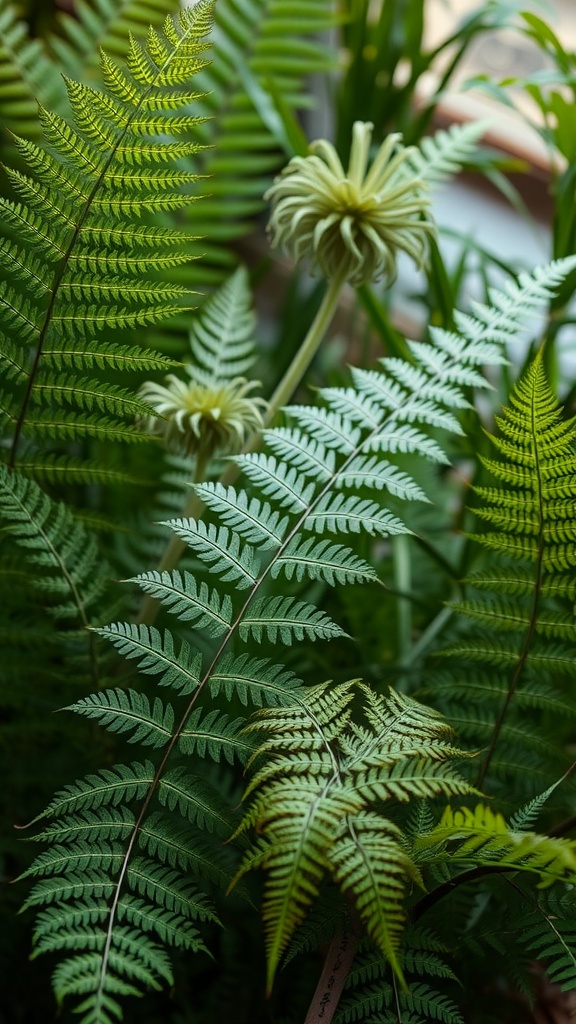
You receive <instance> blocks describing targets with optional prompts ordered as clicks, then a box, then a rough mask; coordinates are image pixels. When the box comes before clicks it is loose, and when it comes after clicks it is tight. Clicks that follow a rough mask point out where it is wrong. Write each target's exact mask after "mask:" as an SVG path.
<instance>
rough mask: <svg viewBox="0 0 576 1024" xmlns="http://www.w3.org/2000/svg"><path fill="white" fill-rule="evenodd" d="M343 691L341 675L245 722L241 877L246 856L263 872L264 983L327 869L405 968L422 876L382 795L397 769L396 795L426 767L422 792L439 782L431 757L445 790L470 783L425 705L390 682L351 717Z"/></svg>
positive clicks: (388, 792)
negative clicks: (252, 833) (387, 691)
mask: <svg viewBox="0 0 576 1024" xmlns="http://www.w3.org/2000/svg"><path fill="white" fill-rule="evenodd" d="M350 697H351V691H350V684H349V683H347V684H344V686H340V687H334V686H332V685H331V684H325V685H324V686H320V687H316V688H315V690H313V691H308V692H307V693H306V695H305V698H304V700H303V701H301V703H300V704H299V705H296V706H293V707H288V708H280V709H274V710H266V711H262V712H260V713H259V714H258V715H257V716H256V719H255V722H254V724H253V725H251V726H250V727H249V728H250V729H251V730H254V729H257V730H258V731H259V732H261V733H262V740H261V742H260V745H259V747H258V749H257V751H256V753H255V755H254V758H253V763H254V765H255V769H256V770H255V775H254V778H253V779H252V781H251V783H250V786H249V789H248V794H249V795H250V796H251V798H252V804H251V806H249V808H248V810H247V812H246V817H245V821H244V824H243V828H247V827H249V826H252V827H254V828H255V829H256V831H257V834H258V837H259V838H258V840H257V842H256V844H255V847H254V849H253V850H252V851H251V852H249V853H248V854H247V855H246V857H245V859H244V862H243V865H242V867H241V869H240V872H239V875H238V877H239V876H240V875H242V874H243V873H244V872H245V871H247V870H249V869H250V868H251V867H253V866H254V867H259V868H263V869H264V870H265V872H266V886H265V896H264V907H263V917H264V924H265V929H266V937H267V949H268V983H269V986H270V985H271V984H272V981H273V979H274V975H275V972H276V968H277V966H278V964H279V962H280V959H281V957H282V955H283V954H284V952H285V951H286V949H287V947H288V944H289V942H290V940H291V939H292V936H293V934H294V932H295V930H296V929H297V928H298V926H299V925H300V924H301V923H302V921H303V920H304V918H305V916H306V914H307V912H308V909H309V908H310V906H311V904H312V903H313V901H314V900H315V898H317V896H318V894H319V885H320V881H321V879H322V877H323V876H324V875H328V876H330V877H331V878H332V879H333V880H334V881H335V882H336V884H337V885H338V886H339V888H340V889H341V890H342V892H343V893H345V894H346V895H347V896H349V897H350V899H351V900H352V901H353V903H354V905H355V906H356V910H357V913H358V915H359V918H360V919H361V921H362V924H363V926H364V928H365V930H366V932H367V934H368V935H369V936H370V938H371V939H372V941H373V942H374V943H375V944H376V946H377V947H378V949H379V950H380V952H381V954H382V956H384V957H385V958H386V960H387V961H388V962H389V963H390V964H391V966H392V968H393V970H394V972H395V973H396V974H397V975H398V976H399V977H402V971H401V965H400V962H399V958H398V947H399V942H400V937H401V935H402V931H403V925H404V917H405V914H404V910H403V899H404V894H405V888H406V885H407V883H408V882H411V883H415V884H416V885H421V878H420V874H419V871H418V870H417V869H416V867H415V864H414V863H413V861H412V860H411V858H410V856H409V855H408V853H407V851H406V848H405V845H406V841H405V837H404V836H403V834H402V832H401V830H400V829H399V828H398V826H397V825H396V824H394V823H393V821H391V820H390V819H389V818H387V817H386V814H385V803H386V801H389V800H395V799H397V797H398V789H397V786H396V782H395V779H396V778H401V779H402V787H401V794H402V795H401V797H400V798H401V799H406V798H407V797H408V795H409V794H410V795H412V796H421V795H423V791H422V788H421V782H422V779H423V778H427V780H428V781H427V786H426V789H425V795H426V796H429V797H434V796H437V795H439V794H441V793H443V792H445V788H444V786H443V784H442V781H441V780H440V779H439V777H438V773H437V766H438V764H442V765H444V766H445V767H446V776H447V777H448V775H450V780H451V781H450V789H453V791H454V792H460V793H465V792H467V791H468V786H467V785H466V783H465V782H464V780H463V779H462V778H460V777H459V776H458V774H457V772H456V771H455V770H454V768H453V767H452V766H450V761H451V760H454V758H455V757H458V756H459V751H457V750H455V749H454V748H453V747H452V746H450V745H449V744H448V743H447V742H446V734H447V732H449V730H448V729H447V726H446V723H444V722H443V721H442V720H441V719H440V718H439V717H438V716H437V715H436V714H435V713H434V712H432V711H430V710H429V709H427V708H424V707H423V706H422V705H417V704H416V702H414V701H412V700H411V699H410V698H408V697H404V696H401V695H400V694H394V693H392V694H391V696H390V699H389V700H388V701H385V700H383V699H378V700H376V699H372V700H370V699H369V698H368V701H367V703H366V704H365V707H364V721H363V723H362V725H359V724H358V722H357V720H356V718H355V719H354V721H352V719H351V718H350V711H349V710H348V711H346V709H347V706H348V705H349V702H350ZM408 723H410V730H409V731H410V745H409V746H408V745H407V743H406V736H407V732H408V728H407V727H408ZM367 765H370V782H371V785H369V786H367V785H366V768H367Z"/></svg>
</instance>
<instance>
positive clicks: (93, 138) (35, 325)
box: [0, 0, 212, 466]
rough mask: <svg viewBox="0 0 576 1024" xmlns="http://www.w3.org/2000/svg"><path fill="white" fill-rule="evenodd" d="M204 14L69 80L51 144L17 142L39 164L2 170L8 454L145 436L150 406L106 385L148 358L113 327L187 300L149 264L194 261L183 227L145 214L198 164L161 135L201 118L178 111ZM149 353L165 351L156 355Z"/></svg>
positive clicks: (175, 199) (207, 10)
mask: <svg viewBox="0 0 576 1024" xmlns="http://www.w3.org/2000/svg"><path fill="white" fill-rule="evenodd" d="M211 12H212V5H211V3H210V2H209V0H201V2H200V3H198V4H196V5H195V7H194V8H192V9H186V10H185V11H182V12H181V14H180V15H179V16H178V17H175V18H168V19H167V20H166V21H165V23H164V27H163V29H162V31H161V32H157V31H155V30H153V29H150V32H149V34H148V37H147V42H146V44H145V45H141V44H140V43H139V42H137V41H136V40H135V39H134V40H133V41H132V44H131V49H130V52H129V54H128V58H127V64H126V66H125V67H121V66H120V65H118V64H116V63H115V62H114V61H112V59H111V58H110V57H108V56H106V55H105V54H103V56H102V58H101V59H102V74H103V78H104V83H105V91H97V90H95V89H93V88H89V87H88V86H85V85H80V84H79V83H77V82H73V81H70V80H68V81H67V90H68V96H69V100H70V104H71V107H72V111H73V122H72V123H69V122H68V121H66V120H64V119H63V118H62V117H60V116H59V115H57V114H52V113H49V112H48V111H43V112H42V114H41V120H42V126H43V132H44V136H45V139H46V142H47V144H48V146H49V147H50V149H49V150H48V149H41V148H40V147H39V146H37V145H36V144H35V143H32V142H29V141H26V140H24V139H20V140H17V146H18V149H19V151H20V154H21V156H22V158H23V159H24V160H25V162H26V163H27V164H28V167H29V168H30V171H31V173H32V175H33V176H32V177H28V176H27V175H25V174H22V173H21V172H19V171H8V172H7V173H8V175H9V178H10V180H11V183H12V187H13V189H14V191H15V192H16V194H17V196H18V197H19V201H17V202H12V201H10V200H6V199H4V200H2V203H1V207H2V213H3V217H4V221H5V224H6V226H7V229H8V230H9V231H11V232H13V233H14V235H15V237H17V238H18V242H16V241H12V240H9V241H7V242H6V243H5V244H4V245H3V247H2V251H1V254H0V256H1V265H2V268H3V270H2V276H3V278H4V281H3V282H2V290H1V293H0V308H1V310H2V328H3V333H2V336H1V338H0V345H1V353H2V363H3V370H4V374H3V376H4V381H5V385H4V387H3V389H2V393H1V395H0V405H1V407H2V415H3V424H4V431H5V433H6V434H7V435H8V437H9V438H10V442H11V454H10V465H12V466H14V465H15V464H16V462H17V461H18V459H19V457H20V455H21V454H22V450H23V448H24V444H26V448H27V450H28V451H30V450H32V451H34V449H35V448H36V447H37V446H43V445H44V443H45V441H46V440H47V439H48V440H50V442H55V443H56V444H57V443H58V442H59V441H60V440H61V439H66V438H72V439H78V440H82V439H84V438H91V437H93V438H98V439H102V438H106V439H109V440H114V441H116V440H123V441H132V440H135V439H137V438H138V437H139V434H138V432H137V431H135V429H134V419H135V416H145V415H147V413H148V412H149V409H148V406H147V405H146V404H145V403H144V402H143V401H142V400H141V399H139V398H138V397H137V396H135V395H134V394H132V393H131V392H130V391H128V390H127V389H126V388H124V387H120V386H117V385H116V384H113V383H111V381H110V376H109V371H110V369H112V368H114V367H115V366H117V365H118V364H119V363H123V366H124V368H125V369H131V370H137V369H140V368H142V365H143V359H142V357H140V356H138V355H136V356H135V357H134V358H132V356H131V352H133V347H132V348H128V347H125V348H123V347H122V345H121V344H117V345H115V344H113V343H112V342H111V341H109V340H108V337H107V335H109V334H110V332H111V331H113V330H118V329H120V330H122V331H125V330H130V329H134V328H136V327H139V326H142V325H145V324H150V323H156V322H158V321H160V320H163V319H165V318H166V317H168V316H170V315H172V314H173V313H175V312H178V311H179V310H181V309H182V308H184V307H185V306H186V305H187V304H188V303H187V300H188V296H187V295H186V293H185V290H184V289H182V288H181V287H179V286H178V285H175V286H172V285H171V286H169V287H167V286H166V285H163V284H160V283H159V282H158V281H154V279H153V277H152V276H151V272H154V271H157V270H159V269H160V268H162V267H166V266H174V265H177V264H179V263H182V262H185V261H186V260H187V259H189V258H190V254H189V251H188V252H187V251H186V246H187V244H188V242H189V240H190V239H189V237H188V236H187V235H184V234H183V233H182V232H173V231H170V230H167V229H165V228H159V227H153V226H149V225H148V224H147V223H145V222H143V221H142V220H140V218H141V215H142V214H148V213H157V212H160V211H163V210H169V209H178V208H180V207H182V206H185V205H186V204H187V203H188V202H189V201H190V199H189V196H188V195H187V194H186V192H185V191H184V189H186V187H187V186H189V185H190V184H191V183H192V182H194V181H195V180H196V176H195V175H194V174H193V173H191V172H188V171H183V170H181V169H179V168H175V169H174V160H175V158H180V157H182V156H183V155H184V154H185V153H186V152H188V153H191V152H195V151H196V149H197V146H196V144H194V143H191V142H190V143H183V144H178V143H174V142H171V141H169V139H168V138H167V135H168V134H173V133H179V132H181V131H183V130H185V129H189V128H190V127H191V126H192V125H194V124H196V123H197V118H194V117H192V116H190V115H188V114H186V115H184V116H178V111H180V110H181V109H182V108H184V107H186V106H187V105H188V103H189V102H190V98H191V97H190V92H189V87H188V86H187V83H188V81H189V78H190V76H191V75H192V74H194V73H195V72H196V71H198V70H199V69H200V68H201V67H203V66H205V64H206V61H205V50H206V46H207V44H206V43H205V42H204V41H203V39H204V37H205V36H206V34H207V32H208V31H209V28H210V24H211ZM134 273H137V274H138V280H137V281H135V280H134V276H133V275H134ZM100 339H102V342H101V341H100ZM72 343H74V344H72ZM72 348H73V349H74V354H73V356H72V355H70V351H71V349H72ZM144 361H145V362H147V363H148V365H152V364H154V365H159V364H160V363H161V360H160V359H159V358H158V357H155V358H153V357H152V355H151V354H145V356H144ZM96 367H97V368H98V370H99V371H100V373H95V374H94V373H93V372H90V373H88V372H87V371H88V370H90V371H93V370H94V368H96ZM38 461H39V460H38V459H36V462H38Z"/></svg>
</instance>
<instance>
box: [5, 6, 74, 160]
mask: <svg viewBox="0 0 576 1024" xmlns="http://www.w3.org/2000/svg"><path fill="white" fill-rule="evenodd" d="M0 61H1V63H2V83H1V85H0V112H1V114H2V124H3V126H4V127H5V128H7V129H9V130H10V131H12V132H15V133H17V134H19V135H23V136H25V138H28V139H34V140H37V139H39V138H40V135H41V130H40V122H39V119H38V101H40V102H41V103H43V104H45V105H47V106H54V105H58V104H59V103H61V102H62V99H63V97H64V96H65V89H64V85H63V82H62V80H61V78H60V76H59V74H58V71H57V69H56V68H55V66H54V64H53V61H52V60H51V58H50V54H49V53H48V50H47V47H46V45H45V43H44V42H43V41H42V40H41V39H32V38H30V32H29V28H28V25H27V24H26V23H25V22H24V21H22V20H21V16H20V13H19V11H18V8H17V7H15V6H14V5H13V3H12V2H11V0H0Z"/></svg>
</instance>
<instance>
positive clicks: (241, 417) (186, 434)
mask: <svg viewBox="0 0 576 1024" xmlns="http://www.w3.org/2000/svg"><path fill="white" fill-rule="evenodd" d="M187 371H188V375H189V379H188V380H182V379H181V378H180V377H176V375H175V374H173V373H171V374H168V376H167V377H166V384H165V385H163V384H156V383H155V382H154V381H147V382H146V383H145V384H143V385H142V387H141V388H140V395H141V397H142V398H143V399H144V401H145V402H147V403H148V405H149V406H150V407H151V408H152V409H153V410H154V411H155V412H156V413H157V414H158V417H162V419H159V418H157V417H156V416H150V417H149V420H148V421H147V422H146V424H145V427H146V429H147V430H148V431H149V432H150V433H153V434H160V435H161V436H162V437H163V438H164V440H165V441H166V444H167V445H168V447H170V448H173V449H176V450H180V451H181V450H182V449H183V450H184V451H186V452H187V453H188V454H190V455H192V454H195V455H197V456H199V457H202V458H209V457H210V456H212V455H214V454H215V453H216V452H218V453H220V454H226V453H231V452H237V451H239V450H240V449H241V448H242V447H243V446H244V444H245V443H246V440H247V438H248V437H249V436H250V435H251V434H252V433H254V432H255V431H257V430H261V429H262V427H263V425H264V421H263V411H264V409H265V408H266V402H265V401H264V399H263V398H254V397H253V396H252V395H251V392H252V391H253V390H254V388H257V387H258V386H259V385H258V381H248V380H246V379H245V378H244V377H234V378H233V379H232V380H229V381H227V382H226V383H224V384H222V383H219V384H217V383H212V384H211V383H210V382H208V381H207V382H201V381H199V380H197V379H195V369H194V368H193V367H187Z"/></svg>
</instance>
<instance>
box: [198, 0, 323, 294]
mask: <svg viewBox="0 0 576 1024" xmlns="http://www.w3.org/2000/svg"><path fill="white" fill-rule="evenodd" d="M336 21H337V12H336V8H335V6H334V4H333V3H332V2H331V0H308V2H307V3H305V4H303V3H301V0H288V2H286V3H278V0H240V2H238V0H218V3H217V4H216V8H215V13H214V30H213V33H212V37H211V39H212V43H213V47H214V61H213V64H212V66H211V67H210V68H207V69H206V70H205V71H203V72H202V74H201V75H200V76H199V78H198V84H199V88H200V89H202V91H203V92H204V93H205V94H206V99H205V100H204V102H203V104H202V106H201V111H202V113H203V114H205V115H206V117H207V118H208V120H207V121H206V122H205V124H204V125H202V126H201V127H200V128H199V129H198V130H197V132H195V133H194V138H196V139H198V140H200V141H201V142H202V143H203V144H204V145H205V146H206V147H207V148H206V149H205V150H204V151H203V152H202V153H201V154H199V157H198V159H197V160H196V161H195V164H194V166H195V169H196V170H197V171H198V172H199V173H201V174H205V175H209V176H210V188H209V189H208V191H209V192H210V197H209V199H207V200H204V201H203V202H202V204H199V206H198V209H195V210H194V220H193V223H194V231H195V232H198V234H200V235H201V236H202V237H203V238H205V239H206V240H207V241H206V242H202V244H201V245H200V246H198V247H197V252H198V254H201V255H202V260H201V261H199V262H197V263H195V264H194V265H193V266H191V267H187V268H186V270H185V271H183V272H182V273H183V277H185V279H186V280H187V281H188V280H192V281H194V282H207V283H212V282H219V281H221V280H222V277H223V276H224V275H225V274H226V273H227V272H229V270H230V268H231V266H233V264H234V262H235V256H234V252H233V250H232V249H231V248H230V244H231V243H233V242H234V241H235V240H237V239H239V238H241V237H243V236H245V235H246V234H247V233H248V232H250V231H251V230H252V225H253V223H254V219H255V218H256V217H257V216H258V214H260V213H261V211H262V210H263V208H264V200H263V198H262V197H263V195H264V193H265V191H266V189H267V187H268V186H269V184H270V182H271V179H272V177H273V175H274V174H275V173H276V172H278V171H279V170H280V169H281V168H282V167H283V165H284V164H285V163H286V160H287V158H288V157H291V156H292V155H293V153H294V148H293V141H292V139H291V138H290V133H289V131H288V130H287V128H286V126H285V119H284V116H283V112H284V111H285V110H286V111H287V112H288V118H289V120H290V119H292V120H293V119H294V114H295V113H296V111H300V110H304V109H306V108H308V107H310V106H311V105H312V104H313V100H312V98H311V94H310V90H309V88H308V81H309V76H310V75H313V74H320V73H322V72H325V71H326V70H328V69H329V68H330V67H333V66H334V58H333V55H332V54H331V52H330V49H329V47H328V46H326V45H325V44H324V43H323V41H322V39H321V37H320V38H319V34H320V33H325V32H327V31H329V30H330V29H331V28H334V26H335V25H336Z"/></svg>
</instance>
